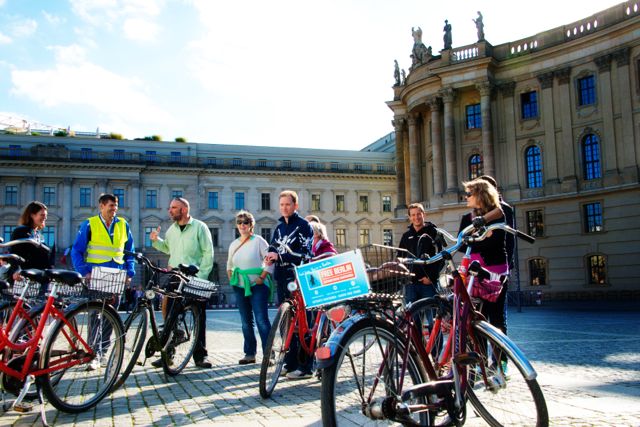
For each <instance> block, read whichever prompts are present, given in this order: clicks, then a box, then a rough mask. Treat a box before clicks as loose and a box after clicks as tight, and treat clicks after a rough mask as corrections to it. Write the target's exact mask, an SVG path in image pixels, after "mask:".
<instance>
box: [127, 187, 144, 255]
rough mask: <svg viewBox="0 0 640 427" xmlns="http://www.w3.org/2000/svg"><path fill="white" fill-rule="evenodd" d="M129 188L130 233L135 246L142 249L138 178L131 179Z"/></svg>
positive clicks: (142, 233) (142, 230) (142, 238)
mask: <svg viewBox="0 0 640 427" xmlns="http://www.w3.org/2000/svg"><path fill="white" fill-rule="evenodd" d="M129 188H130V189H131V201H130V204H131V224H129V227H130V228H131V235H132V236H133V242H134V244H135V245H136V248H139V249H138V250H140V249H144V227H142V224H141V223H140V180H138V179H132V180H131V181H130V182H129Z"/></svg>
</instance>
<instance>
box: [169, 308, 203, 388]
mask: <svg viewBox="0 0 640 427" xmlns="http://www.w3.org/2000/svg"><path fill="white" fill-rule="evenodd" d="M173 306H174V309H175V308H177V307H178V303H175V304H174V305H173ZM201 315H202V313H201V312H200V307H199V306H198V305H197V304H196V303H194V302H188V303H185V305H183V306H181V308H180V309H178V310H177V311H174V310H172V311H171V312H170V313H169V317H168V318H167V321H166V323H165V330H164V331H163V341H162V342H163V343H164V347H165V351H164V352H163V353H162V369H163V370H164V372H165V373H166V374H167V375H169V376H172V377H174V376H176V375H178V374H179V373H180V372H182V371H183V370H184V368H185V367H186V366H187V364H188V363H189V360H190V359H191V356H193V351H194V350H195V348H196V344H197V341H198V334H199V333H200V316H201Z"/></svg>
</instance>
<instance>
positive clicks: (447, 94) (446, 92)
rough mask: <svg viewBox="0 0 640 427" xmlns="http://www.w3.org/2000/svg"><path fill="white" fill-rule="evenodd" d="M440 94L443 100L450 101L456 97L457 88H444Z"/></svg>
mask: <svg viewBox="0 0 640 427" xmlns="http://www.w3.org/2000/svg"><path fill="white" fill-rule="evenodd" d="M440 96H441V97H442V102H444V103H445V104H446V103H450V102H453V100H454V99H455V98H456V90H455V89H454V88H452V87H447V88H444V89H442V90H441V91H440Z"/></svg>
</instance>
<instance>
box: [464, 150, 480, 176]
mask: <svg viewBox="0 0 640 427" xmlns="http://www.w3.org/2000/svg"><path fill="white" fill-rule="evenodd" d="M476 159H479V161H478V160H476ZM467 166H468V173H469V180H472V179H476V178H479V177H481V176H482V175H483V171H484V160H483V159H482V155H481V154H479V153H473V154H471V155H470V156H469V160H468V161H467ZM474 170H475V171H474Z"/></svg>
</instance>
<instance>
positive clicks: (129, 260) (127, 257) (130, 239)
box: [124, 223, 136, 277]
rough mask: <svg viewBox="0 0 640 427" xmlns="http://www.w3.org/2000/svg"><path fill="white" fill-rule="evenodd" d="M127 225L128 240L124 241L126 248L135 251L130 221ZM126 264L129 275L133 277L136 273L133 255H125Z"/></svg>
mask: <svg viewBox="0 0 640 427" xmlns="http://www.w3.org/2000/svg"><path fill="white" fill-rule="evenodd" d="M126 227H127V241H126V242H124V250H125V251H129V252H135V251H136V247H135V244H134V242H133V235H132V234H131V228H130V227H129V223H126ZM124 264H125V266H126V270H127V277H133V276H135V275H136V262H135V259H134V258H133V256H132V255H125V256H124Z"/></svg>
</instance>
